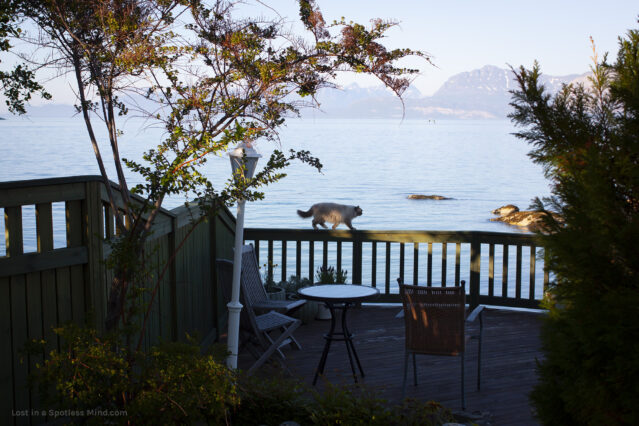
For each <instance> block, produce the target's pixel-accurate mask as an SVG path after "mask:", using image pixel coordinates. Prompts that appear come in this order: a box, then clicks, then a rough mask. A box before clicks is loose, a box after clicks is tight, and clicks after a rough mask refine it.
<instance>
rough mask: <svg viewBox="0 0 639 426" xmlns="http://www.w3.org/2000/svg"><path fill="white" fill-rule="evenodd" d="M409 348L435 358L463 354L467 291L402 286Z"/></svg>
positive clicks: (456, 288) (401, 292) (451, 288)
mask: <svg viewBox="0 0 639 426" xmlns="http://www.w3.org/2000/svg"><path fill="white" fill-rule="evenodd" d="M399 289H400V294H401V297H402V303H403V304H404V323H405V327H406V349H408V350H409V351H411V352H416V353H422V354H432V355H457V354H459V353H461V352H463V351H464V343H465V340H464V319H465V310H466V306H465V305H466V291H465V288H464V287H463V286H461V287H426V286H414V285H406V284H400V285H399Z"/></svg>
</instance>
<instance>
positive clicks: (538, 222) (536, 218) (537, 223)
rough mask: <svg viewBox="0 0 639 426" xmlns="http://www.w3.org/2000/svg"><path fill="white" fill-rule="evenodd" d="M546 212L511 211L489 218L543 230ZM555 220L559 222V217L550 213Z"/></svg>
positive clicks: (529, 229)
mask: <svg viewBox="0 0 639 426" xmlns="http://www.w3.org/2000/svg"><path fill="white" fill-rule="evenodd" d="M545 214H546V213H544V212H538V211H526V210H525V211H521V212H513V213H510V214H507V215H504V216H500V217H495V218H492V219H490V220H491V221H493V222H504V223H507V224H508V225H514V226H519V227H522V228H526V229H527V230H528V231H541V232H545V230H544V224H543V217H544V215H545ZM551 214H552V216H553V217H554V218H555V220H557V221H559V222H561V217H560V216H559V215H558V214H556V213H551Z"/></svg>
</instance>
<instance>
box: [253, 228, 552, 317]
mask: <svg viewBox="0 0 639 426" xmlns="http://www.w3.org/2000/svg"><path fill="white" fill-rule="evenodd" d="M244 238H245V240H246V241H247V242H252V243H253V244H255V246H256V249H257V250H256V252H257V254H258V261H259V262H260V264H262V265H263V266H264V268H265V275H266V276H269V277H273V278H274V279H275V280H276V281H277V280H279V279H280V278H281V280H286V279H287V277H288V276H289V275H296V276H298V277H302V276H305V277H310V278H311V279H313V277H314V276H315V273H316V268H317V267H318V266H320V265H323V266H335V267H336V268H338V269H346V270H348V271H349V275H350V282H351V283H357V284H365V285H370V286H373V287H377V288H379V289H380V294H381V297H380V298H378V299H377V301H378V302H399V301H400V300H399V295H398V292H397V290H398V288H397V284H396V279H397V278H401V279H402V281H403V282H407V283H413V284H419V285H421V284H423V285H443V286H446V285H459V283H460V281H461V280H465V281H466V283H467V292H468V295H469V302H470V304H471V305H473V306H475V305H477V304H486V305H497V306H506V307H521V308H538V307H539V301H540V300H541V298H542V297H543V293H544V290H545V288H546V286H547V284H548V279H549V277H548V273H547V271H546V270H545V268H544V261H543V255H542V250H541V249H540V248H538V247H537V245H536V238H535V236H534V235H530V234H514V233H500V232H482V231H468V232H466V231H367V230H366V231H360V230H357V231H324V230H319V231H315V230H299V229H258V228H249V229H246V230H245V233H244ZM318 245H319V247H317V246H318ZM380 257H381V259H380ZM277 269H279V273H277V272H276V271H277ZM276 275H277V276H276ZM526 275H527V277H526ZM380 278H381V279H380ZM451 278H452V279H451Z"/></svg>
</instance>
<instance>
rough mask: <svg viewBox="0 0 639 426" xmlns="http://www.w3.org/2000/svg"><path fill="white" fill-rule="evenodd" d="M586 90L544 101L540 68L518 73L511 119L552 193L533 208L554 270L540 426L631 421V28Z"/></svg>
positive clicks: (635, 70) (637, 387) (635, 284)
mask: <svg viewBox="0 0 639 426" xmlns="http://www.w3.org/2000/svg"><path fill="white" fill-rule="evenodd" d="M593 52H594V55H593V61H594V65H593V67H592V75H591V76H590V78H589V81H588V84H587V85H582V84H577V85H567V86H564V88H563V90H561V92H559V93H558V94H557V95H555V96H554V97H553V96H550V95H549V94H548V93H546V91H545V90H544V87H543V86H541V85H540V84H539V75H540V71H539V65H538V64H535V65H534V67H533V68H532V69H531V70H526V69H524V68H523V67H522V68H520V69H519V70H518V72H516V75H517V80H518V82H519V90H518V91H515V92H513V101H512V104H511V105H512V106H513V107H514V113H513V114H511V116H510V117H511V118H512V120H513V121H514V122H515V123H516V124H517V125H519V126H521V127H523V130H521V131H519V132H518V133H517V134H516V135H517V136H518V137H519V138H521V139H523V140H525V141H527V142H528V143H530V144H531V145H532V146H533V150H532V151H531V152H530V154H529V155H530V157H531V158H532V159H533V160H534V161H535V162H537V163H539V164H541V165H543V167H544V170H545V173H546V176H547V177H548V178H550V180H551V182H552V196H551V197H550V198H549V199H545V200H536V206H537V207H538V208H539V209H541V210H546V211H549V210H554V211H557V212H558V213H560V216H561V217H562V219H563V220H562V221H561V222H560V221H556V220H554V219H553V217H552V216H550V215H547V226H548V227H549V230H550V231H551V232H550V233H548V234H547V235H541V236H540V238H541V240H542V243H543V245H544V246H545V247H546V254H547V259H548V260H547V262H548V266H549V268H550V270H551V271H552V272H553V273H554V277H555V278H554V280H553V282H552V283H551V286H550V288H549V289H548V294H547V298H546V300H545V303H546V306H547V307H548V308H549V315H548V317H547V318H546V319H545V321H544V325H543V328H542V344H543V350H544V352H545V357H544V359H543V360H542V361H541V362H540V363H539V374H540V381H539V384H538V385H537V386H536V388H535V389H534V391H533V393H532V400H533V402H534V404H535V406H536V409H537V415H538V417H539V418H540V420H541V421H542V422H543V423H545V424H561V425H571V424H596V425H600V424H636V423H637V422H638V421H639V405H637V401H638V400H639V350H638V349H639V347H638V343H637V342H639V316H638V315H637V313H638V312H639V310H638V309H639V308H638V307H639V256H637V241H638V240H639V31H637V30H631V31H629V32H628V33H627V35H626V37H625V38H620V39H619V51H618V54H617V58H616V61H615V62H614V63H612V64H609V63H608V62H607V57H606V56H604V57H603V59H602V60H599V58H598V57H597V53H596V50H595V48H594V44H593Z"/></svg>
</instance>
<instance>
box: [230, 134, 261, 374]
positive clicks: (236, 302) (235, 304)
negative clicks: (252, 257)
mask: <svg viewBox="0 0 639 426" xmlns="http://www.w3.org/2000/svg"><path fill="white" fill-rule="evenodd" d="M229 157H230V159H231V168H232V170H233V176H234V177H236V178H237V177H239V176H244V177H245V178H246V179H250V178H252V177H253V173H255V168H256V167H257V161H258V159H259V158H260V157H261V155H260V154H258V153H257V151H256V150H255V148H253V147H252V146H251V145H250V144H245V143H241V144H239V145H238V146H237V148H235V149H234V150H233V151H231V152H229ZM244 203H245V201H244V199H242V198H240V199H239V200H238V202H237V218H236V222H235V253H234V254H233V290H232V293H231V301H230V302H229V303H228V305H226V306H227V307H228V308H229V324H228V351H229V352H230V355H229V357H228V358H227V359H226V365H227V366H228V367H229V368H232V369H236V368H237V353H238V346H239V340H240V311H241V310H242V304H241V303H240V275H241V272H242V245H243V244H244Z"/></svg>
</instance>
